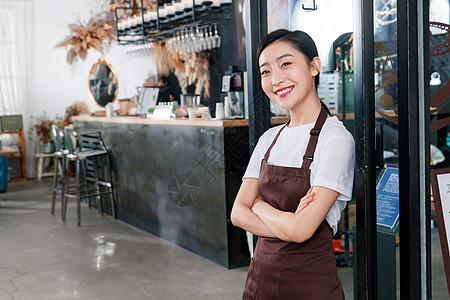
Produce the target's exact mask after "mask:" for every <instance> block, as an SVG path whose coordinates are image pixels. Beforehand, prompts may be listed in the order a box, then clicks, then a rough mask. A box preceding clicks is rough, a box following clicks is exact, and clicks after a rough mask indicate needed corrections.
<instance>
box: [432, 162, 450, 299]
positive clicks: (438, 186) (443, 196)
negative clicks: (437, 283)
mask: <svg viewBox="0 0 450 300" xmlns="http://www.w3.org/2000/svg"><path fill="white" fill-rule="evenodd" d="M431 187H432V188H433V198H434V203H435V207H436V219H437V222H438V229H439V238H440V241H441V250H442V258H443V260H444V269H445V273H446V277H447V288H448V294H449V296H450V247H449V246H450V169H448V168H447V169H433V170H431Z"/></svg>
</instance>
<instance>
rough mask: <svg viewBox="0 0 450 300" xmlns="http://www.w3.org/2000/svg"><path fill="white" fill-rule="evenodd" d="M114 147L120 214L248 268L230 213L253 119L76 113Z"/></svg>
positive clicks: (82, 127)
mask: <svg viewBox="0 0 450 300" xmlns="http://www.w3.org/2000/svg"><path fill="white" fill-rule="evenodd" d="M72 120H73V124H74V126H75V128H76V130H77V131H79V132H84V131H92V130H100V131H101V133H102V137H103V139H104V141H105V143H106V144H107V146H108V147H109V148H110V150H111V158H112V162H113V164H112V165H113V171H114V174H115V187H116V195H117V197H116V212H117V217H118V218H119V219H121V220H123V221H125V222H127V223H130V224H132V225H134V226H137V227H139V228H141V229H143V230H145V231H147V232H150V233H152V234H155V235H157V236H159V237H161V238H164V239H166V240H169V241H171V242H173V243H175V244H177V245H180V246H182V247H184V248H186V249H189V250H191V251H193V252H195V253H197V254H199V255H201V256H203V257H205V258H208V259H211V260H213V261H215V262H216V263H218V264H220V265H223V266H225V267H228V268H233V267H238V266H242V265H246V264H248V262H249V252H248V246H247V239H246V234H245V231H243V230H242V229H240V228H236V227H234V226H233V225H232V224H231V221H230V211H231V208H232V205H233V202H234V199H235V196H236V194H237V191H238V189H239V187H240V184H241V180H242V176H243V174H244V172H245V169H246V166H247V164H248V161H249V155H250V154H249V128H248V120H202V119H198V120H186V119H174V120H151V119H145V118H138V117H113V118H106V117H89V116H75V117H73V118H72Z"/></svg>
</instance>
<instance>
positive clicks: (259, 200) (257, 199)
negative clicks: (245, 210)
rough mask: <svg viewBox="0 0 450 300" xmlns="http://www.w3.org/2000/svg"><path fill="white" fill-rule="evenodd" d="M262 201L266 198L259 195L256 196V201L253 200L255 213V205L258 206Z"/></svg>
mask: <svg viewBox="0 0 450 300" xmlns="http://www.w3.org/2000/svg"><path fill="white" fill-rule="evenodd" d="M260 202H265V201H264V199H263V198H262V197H261V196H258V197H256V198H255V201H253V205H252V211H253V213H255V214H256V212H255V206H257V205H258V204H259V203H260Z"/></svg>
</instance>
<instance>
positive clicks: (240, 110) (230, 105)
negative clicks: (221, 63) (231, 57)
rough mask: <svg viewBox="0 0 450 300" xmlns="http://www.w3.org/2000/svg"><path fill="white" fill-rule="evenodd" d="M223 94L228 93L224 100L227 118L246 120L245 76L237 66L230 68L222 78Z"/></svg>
mask: <svg viewBox="0 0 450 300" xmlns="http://www.w3.org/2000/svg"><path fill="white" fill-rule="evenodd" d="M222 92H223V93H227V96H226V97H225V99H224V107H225V108H224V112H225V117H226V118H233V119H236V118H244V116H245V101H244V95H245V94H244V74H243V72H242V71H239V70H238V68H237V67H236V66H230V67H229V68H228V71H227V72H225V74H224V76H223V77H222Z"/></svg>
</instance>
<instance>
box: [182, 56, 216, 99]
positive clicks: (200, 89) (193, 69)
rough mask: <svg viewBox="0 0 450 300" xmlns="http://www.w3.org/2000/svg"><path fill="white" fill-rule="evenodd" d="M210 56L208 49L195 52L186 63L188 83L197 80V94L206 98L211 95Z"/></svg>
mask: <svg viewBox="0 0 450 300" xmlns="http://www.w3.org/2000/svg"><path fill="white" fill-rule="evenodd" d="M209 57H210V52H208V51H200V52H193V53H190V54H189V56H188V58H187V60H186V63H185V66H186V76H187V79H188V80H187V83H188V84H189V85H191V84H193V83H195V82H196V85H195V94H197V95H202V96H203V97H205V98H209V96H210V74H209Z"/></svg>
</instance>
